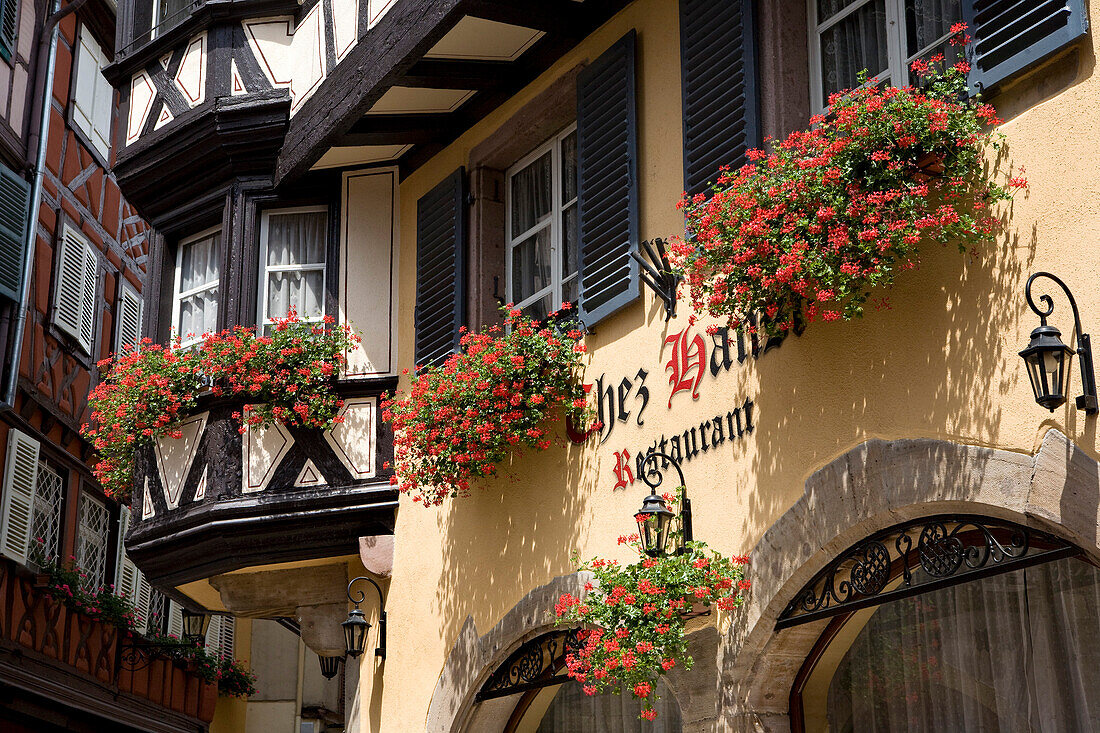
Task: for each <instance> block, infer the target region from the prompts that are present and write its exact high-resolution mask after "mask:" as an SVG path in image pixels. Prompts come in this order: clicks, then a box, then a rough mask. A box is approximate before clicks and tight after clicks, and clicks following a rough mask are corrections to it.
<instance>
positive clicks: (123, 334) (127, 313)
mask: <svg viewBox="0 0 1100 733" xmlns="http://www.w3.org/2000/svg"><path fill="white" fill-rule="evenodd" d="M140 341H141V296H140V295H138V294H137V293H136V292H135V291H134V290H133V289H131V288H129V287H127V286H125V285H123V286H122V295H121V297H120V298H119V300H118V339H117V340H116V342H115V351H116V352H118V353H122V350H123V348H125V347H127V346H135V345H136V344H137V343H138V342H140Z"/></svg>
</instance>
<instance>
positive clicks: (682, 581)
mask: <svg viewBox="0 0 1100 733" xmlns="http://www.w3.org/2000/svg"><path fill="white" fill-rule="evenodd" d="M671 499H672V497H666V500H671ZM619 543H620V544H630V545H632V546H634V547H635V548H636V549H637V550H638V553H639V559H638V561H637V562H635V563H633V564H631V565H625V566H623V565H619V563H618V562H617V561H614V560H603V559H600V558H596V559H594V560H592V561H590V562H588V563H587V564H585V565H584V566H582V567H581V568H579V569H581V570H589V571H591V572H592V573H593V574H594V575H595V576H596V578H597V580H598V582H597V583H591V582H590V583H587V584H586V585H585V590H586V591H588V593H587V595H585V596H583V597H581V598H577V597H575V596H573V595H572V594H570V593H566V594H564V595H562V596H561V597H560V598H559V600H558V602H557V605H556V606H555V612H556V614H557V618H558V624H559V625H571V626H578V625H579V626H582V627H583V629H582V631H581V632H580V636H581V643H580V646H579V648H577V649H575V650H573V651H571V652H570V653H568V654H567V655H566V658H565V663H566V670H567V674H568V675H569V676H570V677H571V678H573V679H575V680H576V681H577V682H579V683H581V685H582V686H583V689H584V692H585V693H586V694H589V695H596V694H598V693H601V692H613V693H616V694H626V693H629V694H631V695H633V696H634V697H636V698H638V699H640V700H641V701H642V713H641V717H643V718H645V719H647V720H653V719H654V718H655V717H656V716H657V711H656V709H655V708H654V707H653V704H654V703H655V702H656V700H657V697H656V695H655V693H654V690H655V689H656V687H657V679H658V678H659V677H660V676H661V675H663V674H666V673H667V672H668V671H670V670H672V669H674V668H677V667H680V668H683V669H691V666H692V664H693V661H694V660H693V659H692V657H691V655H690V654H689V653H688V638H687V635H686V625H687V622H688V621H689V620H691V619H692V618H697V617H699V616H701V615H704V614H706V613H707V612H708V611H710V612H712V613H713V609H721V610H726V611H729V610H733V609H735V608H737V607H738V606H740V605H741V604H742V603H743V602H744V598H743V597H742V595H741V594H742V592H743V591H745V590H747V589H748V587H749V581H748V580H745V579H744V577H743V573H744V566H745V564H746V563H747V562H748V558H747V557H734V558H726V557H723V556H722V555H720V554H718V553H717V552H714V551H712V550H709V549H708V548H707V546H706V545H705V544H704V543H702V542H688V543H687V545H686V547H685V548H684V552H683V553H681V554H674V555H662V556H660V557H657V558H651V557H647V556H645V555H644V554H643V553H642V552H641V548H640V545H639V543H638V536H637V535H630V536H626V537H620V538H619Z"/></svg>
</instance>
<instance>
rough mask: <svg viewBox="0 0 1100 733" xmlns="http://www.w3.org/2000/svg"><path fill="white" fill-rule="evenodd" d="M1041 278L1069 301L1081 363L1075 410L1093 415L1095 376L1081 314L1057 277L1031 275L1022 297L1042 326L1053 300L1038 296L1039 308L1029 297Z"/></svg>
mask: <svg viewBox="0 0 1100 733" xmlns="http://www.w3.org/2000/svg"><path fill="white" fill-rule="evenodd" d="M1041 277H1045V278H1047V279H1048V280H1051V281H1053V282H1054V284H1056V285H1057V286H1058V287H1060V288H1061V289H1062V292H1063V293H1065V294H1066V299H1067V300H1069V306H1070V308H1072V309H1073V330H1074V335H1075V336H1076V338H1077V355H1078V356H1079V357H1080V362H1081V386H1082V388H1083V391H1084V394H1082V395H1081V396H1080V397H1078V398H1077V409H1079V410H1084V411H1085V414H1086V415H1095V414H1096V413H1097V411H1098V409H1100V408H1098V401H1097V397H1096V374H1095V372H1094V370H1093V365H1092V339H1091V338H1090V337H1089V335H1088V334H1087V333H1084V332H1083V331H1082V330H1081V313H1080V311H1078V310H1077V300H1076V299H1075V298H1074V297H1073V293H1071V292H1070V290H1069V287H1068V286H1067V285H1066V284H1065V283H1064V282H1062V280H1061V278H1059V277H1058V276H1057V275H1052V274H1051V273H1049V272H1036V273H1033V274H1032V275H1031V277H1029V278H1028V279H1027V285H1026V286H1025V287H1024V297H1025V298H1027V304H1028V306H1029V307H1030V308H1031V310H1033V311H1035V313H1036V314H1037V315H1038V316H1039V321H1040V323H1042V325H1044V326H1045V325H1046V323H1047V317H1048V316H1050V314H1052V313H1053V312H1054V300H1053V299H1052V298H1051V297H1050V296H1049V295H1047V294H1046V293H1044V294H1042V295H1040V296H1039V301H1040V302H1041V303H1042V304H1043V306H1044V307H1043V308H1040V307H1039V306H1037V305H1036V304H1035V298H1033V297H1032V295H1031V286H1032V284H1033V283H1034V282H1035V280H1037V279H1038V278H1041Z"/></svg>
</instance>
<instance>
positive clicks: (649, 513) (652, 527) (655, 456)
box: [634, 452, 692, 557]
mask: <svg viewBox="0 0 1100 733" xmlns="http://www.w3.org/2000/svg"><path fill="white" fill-rule="evenodd" d="M649 464H652V466H649V467H648V468H647V466H648V465H649ZM668 466H672V468H674V469H676V475H677V476H678V477H679V479H680V483H679V486H680V488H681V494H680V499H681V502H680V514H679V515H678V516H677V515H675V514H673V513H672V511H670V510H669V508H668V505H667V504H666V502H665V500H664V497H662V496H661V495H660V494H658V493H657V489H658V488H660V486H661V484H662V483H663V482H664V480H665V475H664V472H663V471H662V470H661V469H662V468H667V467H668ZM639 475H640V476H641V478H642V481H645V483H646V486H648V487H649V496H647V497H646V498H645V500H644V501H643V502H642V508H641V509H639V510H638V511H636V512H635V513H634V519H635V520H636V521H637V522H638V539H639V541H640V542H641V543H642V550H644V551H645V554H647V555H649V556H650V557H658V556H660V555H663V554H665V552H666V551H667V550H668V538H669V534H670V532H671V529H672V525H673V523H674V522H679V524H680V536H679V540H678V542H677V544H676V549H675V553H676V554H680V553H682V552H684V551H685V549H686V548H685V544H686V543H688V542H691V540H692V533H691V499H689V498H688V495H687V485H686V484H685V482H684V472H683V470H682V469H681V468H680V464H679V462H677V461H676V459H675V458H673V457H671V456H669V455H667V454H665V453H660V452H653V453H650V454H649V455H647V456H646V458H645V460H643V461H642V465H641V467H640V470H639Z"/></svg>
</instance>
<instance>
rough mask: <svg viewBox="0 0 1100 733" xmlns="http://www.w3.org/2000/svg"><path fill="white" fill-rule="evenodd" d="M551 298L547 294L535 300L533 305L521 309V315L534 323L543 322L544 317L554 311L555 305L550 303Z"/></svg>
mask: <svg viewBox="0 0 1100 733" xmlns="http://www.w3.org/2000/svg"><path fill="white" fill-rule="evenodd" d="M552 298H553V296H552V295H550V294H547V295H544V296H542V297H541V298H539V299H538V300H536V301H535V302H534V303H531V304H530V305H527V306H524V307H523V308H522V311H523V315H525V316H527V317H528V318H534V319H535V320H536V321H545V320H546V316H547V315H549V314H550V312H551V311H553V310H555V308H554V305H555V304H553V303H551V302H550V301H551V299H552Z"/></svg>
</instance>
